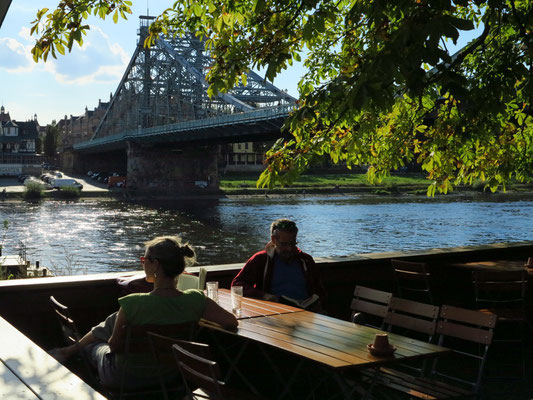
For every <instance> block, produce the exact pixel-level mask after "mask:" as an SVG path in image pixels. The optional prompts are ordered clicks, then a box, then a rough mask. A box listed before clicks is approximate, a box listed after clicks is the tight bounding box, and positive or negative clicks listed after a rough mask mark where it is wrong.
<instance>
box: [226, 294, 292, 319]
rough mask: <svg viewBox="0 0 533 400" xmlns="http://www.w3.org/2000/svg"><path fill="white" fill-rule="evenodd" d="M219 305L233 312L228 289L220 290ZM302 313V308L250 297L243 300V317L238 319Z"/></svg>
mask: <svg viewBox="0 0 533 400" xmlns="http://www.w3.org/2000/svg"><path fill="white" fill-rule="evenodd" d="M218 304H219V305H220V306H221V307H222V308H223V309H225V310H227V311H229V312H232V308H233V305H232V304H231V293H230V291H229V290H228V289H219V290H218ZM300 311H302V309H301V308H297V307H292V306H287V305H284V304H280V303H274V302H271V301H265V300H259V299H254V298H250V297H243V298H242V311H241V316H239V317H238V318H237V319H239V320H242V319H248V318H257V317H265V316H268V315H279V314H287V313H294V312H300Z"/></svg>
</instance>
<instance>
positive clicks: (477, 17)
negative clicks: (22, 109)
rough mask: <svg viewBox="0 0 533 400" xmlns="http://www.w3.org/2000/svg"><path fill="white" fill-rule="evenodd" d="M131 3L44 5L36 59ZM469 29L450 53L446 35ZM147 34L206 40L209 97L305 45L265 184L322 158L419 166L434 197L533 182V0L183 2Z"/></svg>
mask: <svg viewBox="0 0 533 400" xmlns="http://www.w3.org/2000/svg"><path fill="white" fill-rule="evenodd" d="M129 4H130V3H129V2H126V1H124V0H108V1H103V0H100V1H97V0H69V1H67V0H65V1H62V2H61V3H60V5H59V6H58V8H57V10H55V11H53V12H50V11H43V10H41V11H39V13H38V15H37V16H38V18H37V20H36V21H35V24H36V25H35V26H37V25H38V24H39V21H41V20H43V19H44V21H45V25H44V28H43V30H41V31H39V32H42V33H41V36H40V38H39V39H38V41H37V44H36V46H35V48H34V49H33V54H34V57H35V58H36V60H37V59H39V58H41V57H43V58H45V57H46V54H47V52H50V51H51V52H52V54H53V55H54V46H55V49H56V50H57V51H59V52H60V53H62V51H61V50H62V48H61V47H60V46H59V45H61V46H63V48H64V47H65V46H66V47H68V48H69V49H70V48H71V47H72V43H73V41H77V42H78V43H80V44H81V43H82V42H81V39H80V37H81V36H80V34H83V33H84V32H85V30H86V29H87V27H86V26H84V25H83V22H82V20H83V19H84V18H86V15H87V14H88V13H90V12H93V13H95V14H97V15H100V16H102V17H105V15H108V14H109V13H111V12H113V10H119V11H114V15H115V16H118V15H123V13H124V12H127V10H128V7H129ZM83 10H86V11H83ZM120 10H121V11H122V12H120ZM56 13H58V14H57V17H56ZM56 23H57V25H56ZM34 28H35V27H34ZM34 30H35V31H36V32H37V29H34ZM472 30H473V32H475V35H474V36H475V37H474V39H473V40H472V41H471V42H470V43H468V44H467V45H466V46H465V47H464V48H463V49H462V51H461V52H459V53H458V54H456V55H453V54H451V52H450V51H449V50H448V48H447V46H449V43H450V42H453V43H456V42H457V40H458V38H459V35H460V34H461V32H463V31H472ZM150 32H151V36H150V37H149V38H148V39H147V44H150V43H151V41H153V40H155V39H156V38H157V37H158V35H161V34H164V35H182V34H184V33H185V32H194V33H195V34H196V35H197V36H199V37H201V38H203V39H204V41H205V42H204V43H205V46H206V48H207V49H209V50H210V51H211V52H212V55H213V57H214V63H213V66H212V67H211V69H210V70H209V72H208V76H207V80H208V82H209V83H210V88H209V92H210V94H214V93H216V92H219V91H222V92H223V91H226V90H228V89H229V88H231V87H233V86H234V85H235V84H237V83H238V82H239V80H243V79H245V75H244V73H245V72H246V71H247V70H248V69H249V68H252V69H262V70H264V71H265V78H266V79H268V80H270V81H273V80H274V78H275V77H276V76H277V75H278V74H279V73H280V72H281V71H282V70H284V69H286V68H288V67H289V66H290V65H292V63H293V62H294V61H300V58H301V57H302V55H305V56H304V57H305V60H304V65H305V67H306V71H307V72H306V73H305V75H304V76H303V77H302V79H301V81H300V82H299V85H298V88H299V94H300V99H299V104H298V109H297V110H296V111H295V112H293V114H292V115H291V116H290V118H289V119H288V120H287V122H286V124H285V129H287V130H289V131H290V133H291V134H292V139H291V140H285V141H283V140H280V141H278V142H277V143H276V144H275V145H274V146H273V148H272V149H271V150H270V151H269V153H268V154H267V156H268V158H267V160H268V166H267V169H266V170H265V172H264V173H263V175H262V176H261V178H260V181H259V184H261V185H273V184H274V183H275V182H276V181H281V182H288V181H290V180H292V179H294V178H295V177H296V176H297V175H298V174H299V173H300V172H301V171H303V170H305V169H306V168H307V167H308V166H309V165H310V164H312V163H313V161H315V160H316V159H317V158H320V157H321V156H323V155H324V154H327V155H329V157H330V158H331V160H332V161H333V162H335V163H341V162H342V163H346V164H347V165H348V166H349V167H351V166H354V165H362V164H365V165H368V166H369V168H368V178H369V179H370V180H371V181H377V182H379V181H380V180H381V179H382V178H383V177H385V176H387V175H388V174H389V173H390V171H391V170H395V169H397V168H400V167H402V166H404V165H405V164H407V163H414V162H416V163H419V164H421V166H422V168H423V169H424V170H425V171H426V172H427V175H428V178H429V179H430V180H431V184H430V186H429V189H428V194H429V195H432V194H434V193H435V191H437V190H438V191H440V192H444V193H446V192H448V191H449V190H452V189H453V187H454V186H455V185H458V184H472V183H473V182H474V181H476V180H481V181H484V182H486V183H487V186H489V187H490V188H491V189H492V190H496V189H497V188H498V187H499V186H503V187H504V188H505V184H506V183H508V182H510V181H512V180H518V181H522V182H527V181H531V178H532V171H533V118H532V116H531V104H532V97H533V79H532V78H533V76H532V74H533V70H532V63H533V2H531V1H530V0H514V1H513V0H485V1H484V0H455V1H450V0H397V1H383V0H366V1H365V0H359V1H357V0H351V1H350V0H338V1H336V2H332V1H327V0H283V1H280V0H238V1H235V0H195V1H193V0H178V1H176V2H175V3H173V5H172V6H171V7H170V8H169V9H167V10H166V11H165V12H164V13H163V14H162V15H160V16H159V17H158V18H157V20H156V21H155V22H154V23H153V24H152V25H151V27H150ZM78 39H80V40H78Z"/></svg>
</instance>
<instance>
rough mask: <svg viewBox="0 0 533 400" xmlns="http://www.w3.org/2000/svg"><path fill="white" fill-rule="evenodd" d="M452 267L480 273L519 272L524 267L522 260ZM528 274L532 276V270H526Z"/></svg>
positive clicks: (464, 264) (463, 264)
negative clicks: (480, 271)
mask: <svg viewBox="0 0 533 400" xmlns="http://www.w3.org/2000/svg"><path fill="white" fill-rule="evenodd" d="M449 265H450V266H452V267H458V268H467V269H471V270H482V271H519V270H523V269H524V268H526V267H525V261H523V260H519V261H516V260H490V261H473V262H467V263H452V264H449ZM526 269H527V271H528V273H529V274H533V269H529V268H526Z"/></svg>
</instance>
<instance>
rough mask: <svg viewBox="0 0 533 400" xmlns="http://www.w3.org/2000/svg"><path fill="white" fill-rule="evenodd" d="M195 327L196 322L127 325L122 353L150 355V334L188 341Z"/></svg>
mask: <svg viewBox="0 0 533 400" xmlns="http://www.w3.org/2000/svg"><path fill="white" fill-rule="evenodd" d="M197 326H198V324H197V323H196V322H185V323H181V324H170V325H151V324H147V325H136V326H132V325H128V326H127V328H126V340H125V344H124V353H125V354H132V353H150V352H151V342H150V337H151V336H150V333H155V334H158V335H162V336H167V337H171V338H181V339H190V338H192V337H193V336H194V333H195V330H196V327H197Z"/></svg>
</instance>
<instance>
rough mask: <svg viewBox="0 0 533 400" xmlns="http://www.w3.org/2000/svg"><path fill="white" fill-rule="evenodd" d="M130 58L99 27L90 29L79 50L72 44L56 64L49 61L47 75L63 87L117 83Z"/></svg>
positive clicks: (53, 61)
mask: <svg viewBox="0 0 533 400" xmlns="http://www.w3.org/2000/svg"><path fill="white" fill-rule="evenodd" d="M129 58H130V57H129V55H128V54H126V52H125V51H124V49H123V48H122V47H121V46H120V45H119V44H118V43H114V42H112V41H111V40H110V39H109V37H108V36H107V35H106V34H105V33H104V32H103V31H102V30H101V29H100V28H99V27H92V28H91V30H90V31H88V34H87V37H86V38H85V39H84V43H83V46H82V47H81V48H80V47H79V46H77V44H75V45H74V46H73V48H72V52H71V53H70V54H67V55H65V56H58V59H57V60H53V59H52V60H51V59H49V61H48V62H47V64H50V65H52V67H53V68H52V70H50V72H53V73H54V75H55V79H56V80H57V81H58V82H60V83H62V84H67V85H74V84H76V85H89V84H100V83H110V82H117V83H118V81H119V80H120V78H121V77H122V74H123V73H124V70H125V69H126V66H127V64H128V62H129Z"/></svg>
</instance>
